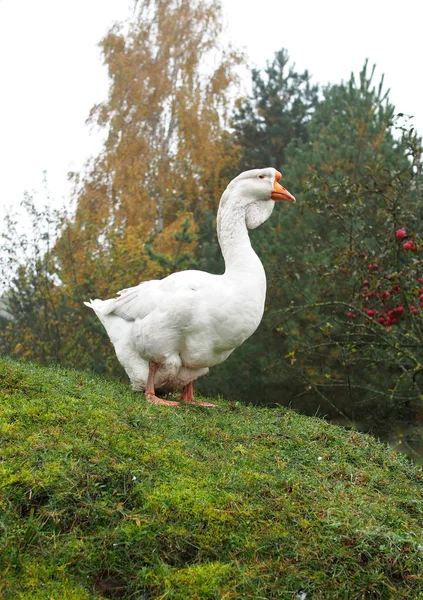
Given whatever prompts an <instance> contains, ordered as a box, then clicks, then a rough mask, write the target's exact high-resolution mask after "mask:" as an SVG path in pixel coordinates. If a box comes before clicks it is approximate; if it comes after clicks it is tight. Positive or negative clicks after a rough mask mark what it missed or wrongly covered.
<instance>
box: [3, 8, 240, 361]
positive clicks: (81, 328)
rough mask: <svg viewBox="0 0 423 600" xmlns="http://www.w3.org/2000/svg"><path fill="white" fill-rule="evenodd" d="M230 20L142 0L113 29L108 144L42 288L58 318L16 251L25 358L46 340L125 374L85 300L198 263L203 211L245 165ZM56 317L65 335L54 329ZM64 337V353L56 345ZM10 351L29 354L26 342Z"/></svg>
mask: <svg viewBox="0 0 423 600" xmlns="http://www.w3.org/2000/svg"><path fill="white" fill-rule="evenodd" d="M221 23H222V14H221V6H220V3H219V2H218V1H217V0H170V1H166V2H165V1H164V0H143V1H142V2H138V3H137V4H136V10H135V14H134V17H133V19H132V20H131V21H129V22H128V23H126V24H120V25H115V26H113V27H112V29H111V30H110V31H109V33H108V34H107V35H106V36H105V38H104V39H103V40H102V42H101V48H102V53H103V57H104V62H105V64H106V66H107V68H108V73H109V79H110V90H109V96H108V99H107V100H106V101H105V102H104V103H102V104H99V105H97V106H95V107H94V108H93V109H92V111H91V114H90V118H89V121H90V123H91V124H92V125H97V126H99V127H100V128H103V129H104V130H105V132H106V138H105V142H104V147H103V149H102V151H101V152H100V154H99V155H98V156H97V157H95V158H93V159H92V160H91V161H89V163H88V164H87V167H86V170H85V173H83V174H72V178H73V181H74V186H75V198H76V210H75V213H74V214H72V215H70V216H67V215H65V214H62V215H60V218H58V219H57V220H56V221H55V224H56V229H55V231H54V234H53V235H51V236H50V238H49V240H50V245H49V247H48V248H46V249H44V250H45V251H44V253H43V251H42V250H41V249H40V250H39V254H40V256H39V258H40V260H41V262H36V264H37V265H41V266H42V269H41V271H42V273H43V275H42V277H44V276H45V277H44V280H45V282H46V285H45V286H44V287H43V288H37V289H39V294H40V301H44V300H45V299H46V298H47V297H48V294H52V296H51V302H50V300H49V302H50V304H49V306H50V308H49V310H50V309H51V311H53V312H54V311H56V312H57V311H58V307H59V305H60V306H62V304H61V303H64V307H63V310H61V312H60V314H59V313H58V314H57V315H56V314H54V315H53V314H50V312H49V313H48V314H47V313H45V314H44V313H43V312H42V311H40V306H39V305H38V304H37V300H36V296H35V295H34V293H33V291H34V288H33V283H32V280H33V277H32V276H33V274H34V269H33V266H32V263H30V264H29V263H23V264H22V262H21V261H20V259H19V257H16V256H15V257H13V256H11V255H10V254H9V258H10V260H11V262H10V264H11V265H12V267H13V268H14V277H16V278H17V279H16V288H18V287H19V290H20V291H19V293H23V294H25V295H26V296H25V297H26V298H27V299H28V304H25V306H23V305H22V304H20V305H19V306H18V304H16V305H14V306H12V305H13V303H11V302H9V303H8V306H10V307H11V310H12V312H13V311H15V310H16V314H15V313H14V317H16V318H14V320H13V321H12V322H11V323H9V324H8V325H7V327H6V330H7V335H6V337H7V339H8V340H9V342H10V341H11V340H12V338H13V339H18V338H19V337H21V338H23V337H25V339H26V340H27V342H28V343H26V344H24V349H25V354H24V355H25V356H27V357H32V358H37V359H38V358H40V357H39V350H37V348H38V345H37V342H36V340H37V339H38V340H39V341H40V343H41V344H42V345H44V347H45V349H46V356H45V358H43V359H42V360H43V361H47V362H48V361H50V360H54V361H59V362H63V363H65V364H71V365H73V366H78V367H81V366H82V367H84V368H85V367H86V366H92V367H93V368H95V369H96V370H97V371H101V372H115V373H120V370H119V368H118V366H117V361H116V360H115V359H114V357H113V353H112V351H111V349H110V350H106V349H105V343H106V344H107V342H106V335H105V333H104V332H103V331H102V328H101V326H98V324H94V323H95V319H94V318H93V317H92V316H91V314H90V313H89V311H88V310H86V309H85V308H84V307H83V305H82V301H83V300H86V299H88V298H90V297H106V296H111V295H113V294H114V293H115V292H116V291H117V290H119V289H122V288H124V287H128V286H130V285H135V284H137V283H138V282H140V281H142V280H146V279H151V278H157V277H161V276H163V275H167V274H168V273H169V272H170V271H173V270H177V269H181V268H186V267H187V266H190V265H191V264H197V263H198V261H199V260H200V258H201V256H200V255H201V247H200V243H199V240H198V236H199V235H200V234H201V231H203V230H204V227H205V225H203V215H204V214H205V215H206V218H205V220H204V223H207V222H208V220H207V219H208V215H209V214H213V213H215V212H216V208H217V203H218V200H219V198H220V195H221V192H222V190H223V188H224V187H225V185H226V183H227V181H226V177H225V170H226V169H228V168H229V169H230V168H231V167H232V164H233V162H234V161H235V160H236V158H235V157H236V148H235V147H234V145H233V143H232V141H231V139H230V137H229V135H228V133H227V130H226V126H227V122H228V113H229V106H230V98H231V88H232V85H233V84H234V81H235V79H236V77H235V68H236V66H237V64H238V63H239V61H240V57H239V56H238V55H237V54H236V53H235V52H233V51H232V50H231V49H230V48H224V47H223V45H222V44H221V42H220V37H219V36H220V32H221ZM37 220H39V219H38V217H36V218H35V222H37ZM53 239H55V240H56V241H55V242H53V243H52V240H53ZM36 243H37V242H34V244H36ZM33 249H34V250H35V247H34V248H33ZM9 250H10V247H9ZM5 251H6V254H7V248H6V249H5ZM37 260H38V259H37ZM34 264H35V263H34ZM36 272H37V276H36V279H37V281H38V280H39V277H40V276H41V275H40V271H39V270H38V271H37V269H36ZM31 298H32V300H31ZM65 308H66V310H65ZM19 311H21V312H20V315H18V314H17V313H19ZM17 317H19V318H17ZM22 319H23V320H25V323H26V326H25V327H28V328H29V329H28V330H25V331H24V329H23V327H24V325H23V321H22ZM52 321H54V322H55V323H56V327H57V329H58V335H57V336H56V337H51V336H50V337H49V335H47V333H46V330H45V326H46V324H47V323H51V322H52ZM43 323H44V325H43ZM40 327H41V329H40ZM43 327H44V329H43ZM12 332H13V333H12ZM75 332H77V334H76V333H75ZM59 338H60V344H61V345H60V351H59V350H58V349H57V348H56V347H55V348H54V345H55V344H56V345H57V343H58V340H59ZM75 339H78V340H79V341H78V344H79V353H78V352H74V351H73V347H74V340H75ZM4 344H6V340H4ZM6 345H7V344H6ZM5 347H6V346H5ZM8 347H10V345H9V346H8ZM12 347H13V349H14V350H13V353H14V354H18V355H22V352H21V351H23V350H22V348H21V347H20V346H18V345H16V344H15V345H13V346H12ZM106 347H107V346H106ZM107 356H108V357H109V358H106V357H107ZM97 357H99V358H97Z"/></svg>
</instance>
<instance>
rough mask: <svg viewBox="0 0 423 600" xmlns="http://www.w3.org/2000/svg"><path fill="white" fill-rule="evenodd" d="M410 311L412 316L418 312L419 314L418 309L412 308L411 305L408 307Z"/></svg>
mask: <svg viewBox="0 0 423 600" xmlns="http://www.w3.org/2000/svg"><path fill="white" fill-rule="evenodd" d="M410 310H411V312H412V313H413V315H417V314H418V312H419V309H418V308H416V307H415V306H413V305H411V306H410Z"/></svg>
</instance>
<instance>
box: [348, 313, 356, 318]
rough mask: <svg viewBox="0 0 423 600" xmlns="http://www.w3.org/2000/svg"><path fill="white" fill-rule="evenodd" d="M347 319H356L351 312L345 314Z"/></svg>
mask: <svg viewBox="0 0 423 600" xmlns="http://www.w3.org/2000/svg"><path fill="white" fill-rule="evenodd" d="M347 317H348V318H349V319H356V318H357V315H356V314H355V313H352V312H347Z"/></svg>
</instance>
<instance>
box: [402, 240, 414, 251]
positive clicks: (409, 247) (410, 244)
mask: <svg viewBox="0 0 423 600" xmlns="http://www.w3.org/2000/svg"><path fill="white" fill-rule="evenodd" d="M402 247H403V248H404V250H417V246H416V244H415V243H414V242H413V241H412V240H409V241H408V242H405V243H404V244H403V245H402Z"/></svg>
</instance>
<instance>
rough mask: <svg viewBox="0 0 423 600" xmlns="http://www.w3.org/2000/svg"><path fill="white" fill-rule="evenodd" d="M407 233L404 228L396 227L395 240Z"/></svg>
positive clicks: (400, 238)
mask: <svg viewBox="0 0 423 600" xmlns="http://www.w3.org/2000/svg"><path fill="white" fill-rule="evenodd" d="M406 235H407V232H406V231H405V229H398V230H397V232H396V234H395V237H396V238H397V240H402V238H405V236H406Z"/></svg>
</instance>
